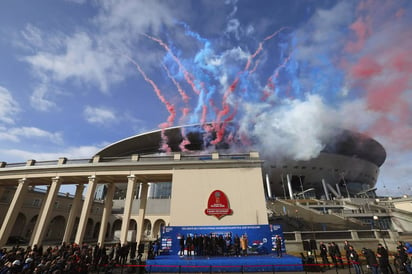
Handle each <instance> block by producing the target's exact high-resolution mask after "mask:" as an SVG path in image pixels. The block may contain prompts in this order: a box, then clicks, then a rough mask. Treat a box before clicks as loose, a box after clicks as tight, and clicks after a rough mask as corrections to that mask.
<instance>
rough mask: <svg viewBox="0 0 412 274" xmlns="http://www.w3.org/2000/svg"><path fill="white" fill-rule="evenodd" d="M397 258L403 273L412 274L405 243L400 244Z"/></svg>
mask: <svg viewBox="0 0 412 274" xmlns="http://www.w3.org/2000/svg"><path fill="white" fill-rule="evenodd" d="M396 249H397V254H396V257H397V259H398V261H399V270H400V271H401V272H406V273H408V274H412V266H411V259H410V258H409V256H408V253H407V252H406V248H405V246H404V245H403V243H401V244H398V247H397V248H396Z"/></svg>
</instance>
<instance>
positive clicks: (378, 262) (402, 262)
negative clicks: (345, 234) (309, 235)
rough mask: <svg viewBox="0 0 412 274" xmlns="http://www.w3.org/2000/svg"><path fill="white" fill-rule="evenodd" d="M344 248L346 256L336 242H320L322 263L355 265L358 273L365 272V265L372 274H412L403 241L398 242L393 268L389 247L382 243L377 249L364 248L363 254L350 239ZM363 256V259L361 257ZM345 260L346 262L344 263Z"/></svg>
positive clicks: (337, 265)
mask: <svg viewBox="0 0 412 274" xmlns="http://www.w3.org/2000/svg"><path fill="white" fill-rule="evenodd" d="M343 248H344V252H345V257H343V256H342V254H341V251H340V248H339V246H338V245H337V244H336V243H335V242H330V243H328V244H327V245H326V244H325V243H324V242H320V243H319V249H320V257H321V258H322V265H323V266H324V267H327V268H330V267H331V266H334V267H336V268H339V267H341V268H344V267H345V264H346V265H347V266H348V267H353V269H354V270H355V273H356V274H362V273H364V270H363V267H362V266H363V265H364V266H365V267H366V268H367V269H368V270H369V271H370V272H371V273H372V274H378V273H382V274H393V273H407V274H412V266H411V259H410V257H409V255H408V253H407V248H406V246H405V244H404V243H403V242H398V245H397V248H396V252H395V253H394V254H393V266H394V269H392V266H391V262H390V254H389V251H388V250H387V247H385V246H383V245H382V244H380V243H378V245H377V249H376V251H373V250H372V249H370V248H362V249H361V252H360V253H361V254H358V252H357V251H356V249H355V248H354V247H353V245H351V244H350V243H349V242H348V241H345V242H344V246H343ZM361 257H362V258H363V259H361ZM329 258H330V261H329ZM344 260H345V261H346V263H344Z"/></svg>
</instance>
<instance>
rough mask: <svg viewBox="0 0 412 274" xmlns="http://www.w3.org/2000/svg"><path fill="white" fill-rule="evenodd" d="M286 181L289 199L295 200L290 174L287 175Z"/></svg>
mask: <svg viewBox="0 0 412 274" xmlns="http://www.w3.org/2000/svg"><path fill="white" fill-rule="evenodd" d="M286 180H287V182H288V190H289V197H290V199H291V200H293V199H294V197H293V191H292V181H291V179H290V174H286Z"/></svg>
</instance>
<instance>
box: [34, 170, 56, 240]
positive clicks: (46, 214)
mask: <svg viewBox="0 0 412 274" xmlns="http://www.w3.org/2000/svg"><path fill="white" fill-rule="evenodd" d="M60 185H61V180H60V178H59V177H54V178H52V183H51V186H50V190H49V193H48V194H47V197H46V201H45V204H44V208H43V210H42V212H40V216H39V222H38V223H39V225H38V226H37V228H36V230H35V231H34V232H33V234H34V237H33V245H40V244H41V243H42V241H43V237H44V235H45V233H46V229H47V227H48V225H49V221H50V216H51V212H52V211H53V209H54V202H55V201H56V197H57V194H58V192H59V189H60Z"/></svg>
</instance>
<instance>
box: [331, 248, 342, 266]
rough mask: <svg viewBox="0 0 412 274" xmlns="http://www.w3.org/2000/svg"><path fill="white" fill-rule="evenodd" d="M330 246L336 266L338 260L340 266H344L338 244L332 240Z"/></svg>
mask: <svg viewBox="0 0 412 274" xmlns="http://www.w3.org/2000/svg"><path fill="white" fill-rule="evenodd" d="M332 248H333V251H334V254H335V257H336V267H338V265H337V263H338V262H339V264H340V266H341V267H342V268H345V265H344V264H343V260H342V253H340V249H339V246H338V245H337V244H336V243H335V242H332Z"/></svg>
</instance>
